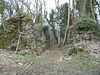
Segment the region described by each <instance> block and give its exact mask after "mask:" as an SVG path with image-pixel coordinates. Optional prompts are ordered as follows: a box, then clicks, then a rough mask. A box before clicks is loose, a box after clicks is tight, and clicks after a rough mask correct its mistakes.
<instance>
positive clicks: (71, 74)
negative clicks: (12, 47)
mask: <svg viewBox="0 0 100 75" xmlns="http://www.w3.org/2000/svg"><path fill="white" fill-rule="evenodd" d="M93 48H94V47H93ZM0 75H100V54H98V53H97V52H92V53H90V54H85V55H82V56H80V55H79V56H76V57H72V56H69V57H68V58H64V56H63V55H62V52H61V51H60V50H59V49H58V48H56V46H53V47H50V48H49V49H48V50H46V51H45V52H44V53H43V54H42V55H41V56H32V55H24V56H23V55H19V54H13V52H9V51H6V50H1V51H0Z"/></svg>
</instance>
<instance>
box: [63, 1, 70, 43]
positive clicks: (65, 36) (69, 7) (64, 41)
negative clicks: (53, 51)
mask: <svg viewBox="0 0 100 75" xmlns="http://www.w3.org/2000/svg"><path fill="white" fill-rule="evenodd" d="M69 22H70V0H69V7H68V21H67V27H66V30H65V36H64V40H63V45H65V42H66V38H67V31H68V29H69Z"/></svg>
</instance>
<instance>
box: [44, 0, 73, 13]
mask: <svg viewBox="0 0 100 75" xmlns="http://www.w3.org/2000/svg"><path fill="white" fill-rule="evenodd" d="M45 1H46V6H47V10H48V11H49V12H50V10H51V9H53V8H55V0H45ZM71 1H72V0H71ZM65 2H67V3H68V2H69V0H59V4H60V5H61V4H64V3H65Z"/></svg>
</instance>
